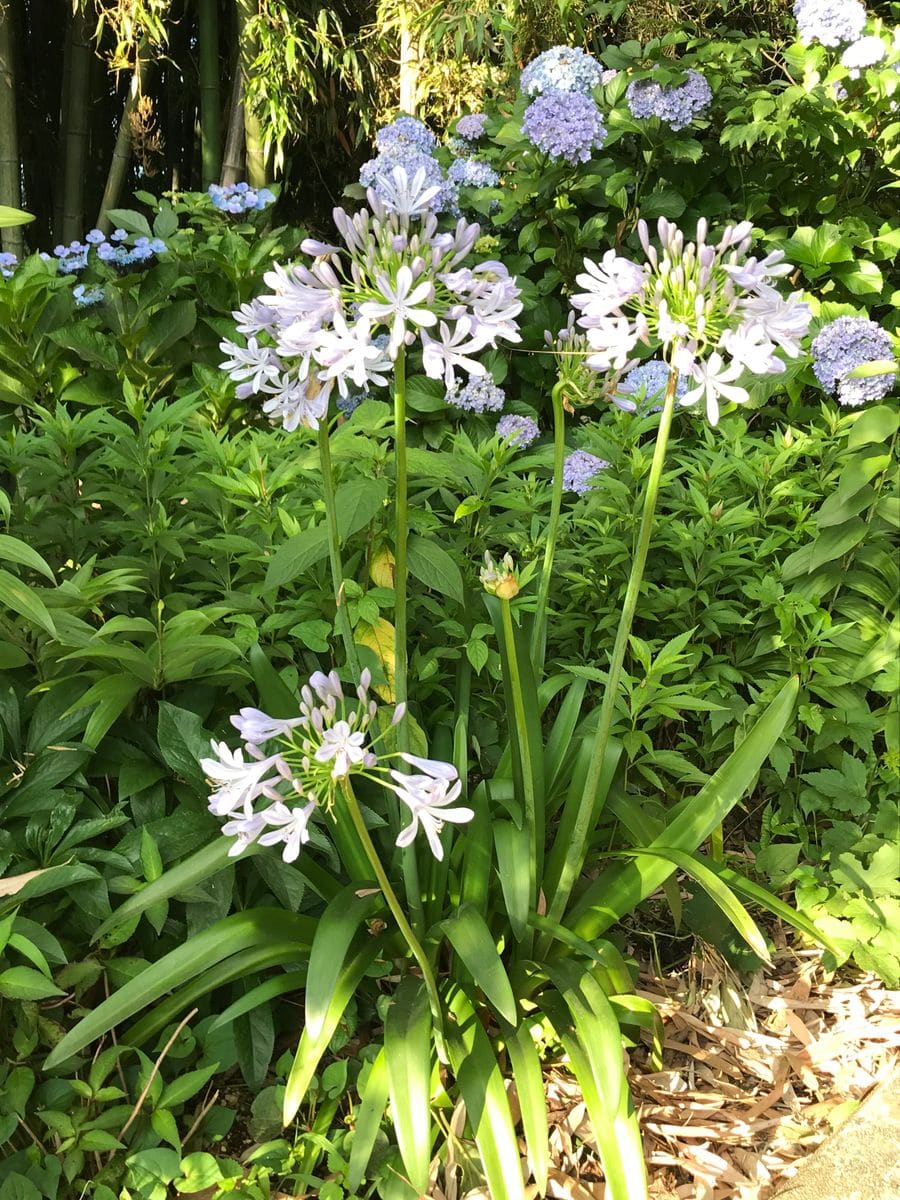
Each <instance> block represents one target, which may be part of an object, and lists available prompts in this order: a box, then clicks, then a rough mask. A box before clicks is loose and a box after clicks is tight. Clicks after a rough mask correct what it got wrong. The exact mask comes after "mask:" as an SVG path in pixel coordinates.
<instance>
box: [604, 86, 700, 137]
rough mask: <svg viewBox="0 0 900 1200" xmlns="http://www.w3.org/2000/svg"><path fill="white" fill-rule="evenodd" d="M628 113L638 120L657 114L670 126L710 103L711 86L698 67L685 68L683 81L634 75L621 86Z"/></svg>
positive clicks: (684, 124)
mask: <svg viewBox="0 0 900 1200" xmlns="http://www.w3.org/2000/svg"><path fill="white" fill-rule="evenodd" d="M625 100H626V102H627V104H628V108H629V109H630V111H631V115H632V116H633V117H634V118H635V119H636V120H639V121H646V120H649V119H650V118H651V117H658V118H659V119H660V121H662V122H663V123H664V124H665V125H668V126H669V128H670V129H672V130H675V131H677V130H679V129H687V127H688V125H690V124H691V122H692V121H693V120H694V118H695V117H698V116H699V115H700V114H701V113H702V112H703V111H704V110H705V109H707V108H709V106H710V104H711V103H712V88H711V87H710V86H709V84H708V83H707V82H706V79H705V78H704V77H703V76H702V75H701V74H700V72H699V71H688V72H687V78H686V79H685V81H684V83H678V84H662V83H657V82H656V80H655V79H635V80H634V81H633V82H632V83H629V85H628V87H627V88H626V90H625Z"/></svg>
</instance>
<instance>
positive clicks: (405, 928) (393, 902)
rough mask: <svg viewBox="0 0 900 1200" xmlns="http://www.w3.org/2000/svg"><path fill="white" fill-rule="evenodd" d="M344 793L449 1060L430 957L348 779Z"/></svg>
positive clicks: (343, 782)
mask: <svg viewBox="0 0 900 1200" xmlns="http://www.w3.org/2000/svg"><path fill="white" fill-rule="evenodd" d="M341 790H342V792H343V793H344V799H345V800H346V802H347V811H348V812H349V814H350V819H351V821H352V822H353V827H354V829H355V830H356V833H357V835H358V837H359V840H360V842H361V843H362V847H363V850H364V851H365V852H366V857H367V858H368V860H369V862H370V864H371V866H372V871H373V873H374V875H375V878H376V880H377V881H378V886H379V888H381V892H382V895H383V896H384V898H385V900H386V901H387V906H388V908H389V909H390V910H391V915H392V916H393V918H394V920H395V921H396V922H397V925H398V926H399V929H400V932H401V933H402V934H403V937H404V938H405V940H406V944H407V946H409V949H410V953H411V954H412V956H413V958H414V959H415V960H416V962H417V963H418V966H419V970H420V971H421V972H422V981H423V983H424V984H425V990H426V992H427V993H428V1003H429V1005H430V1007H431V1015H432V1018H433V1020H434V1033H435V1042H436V1044H437V1047H438V1053H439V1054H440V1055H441V1058H442V1059H444V1061H446V1058H445V1055H444V1050H443V1042H444V1035H443V1023H442V1020H441V999H440V996H439V995H438V990H437V981H436V980H435V977H434V971H433V970H432V968H431V963H430V962H429V961H428V955H427V954H426V953H425V950H424V949H423V947H422V943H421V942H420V941H419V939H418V938H417V937H416V935H415V933H414V932H413V928H412V926H411V925H410V923H409V921H408V920H407V919H406V913H405V912H404V911H403V908H402V906H401V904H400V901H399V900H398V899H397V893H396V892H395V891H394V889H393V888H392V887H391V882H390V880H389V879H388V877H387V874H386V872H385V869H384V867H383V866H382V864H381V859H380V858H379V857H378V851H377V850H376V849H375V844H374V843H373V841H372V838H371V837H370V836H369V831H368V829H367V828H366V823H365V821H364V820H363V815H362V813H361V812H360V809H359V804H358V803H357V801H356V796H355V795H354V793H353V788H352V787H351V786H350V782H349V780H347V779H346V778H345V779H343V780H342V781H341Z"/></svg>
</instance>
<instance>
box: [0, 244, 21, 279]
mask: <svg viewBox="0 0 900 1200" xmlns="http://www.w3.org/2000/svg"><path fill="white" fill-rule="evenodd" d="M18 265H19V260H18V259H17V258H16V256H15V255H14V254H13V253H11V251H9V250H5V251H4V252H3V253H2V254H0V275H2V276H3V278H4V279H12V277H13V272H14V271H15V269H16V267H17V266H18Z"/></svg>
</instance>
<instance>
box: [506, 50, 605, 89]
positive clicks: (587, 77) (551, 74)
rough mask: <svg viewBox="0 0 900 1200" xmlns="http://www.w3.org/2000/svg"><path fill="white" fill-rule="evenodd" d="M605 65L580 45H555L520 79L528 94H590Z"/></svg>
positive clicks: (532, 62) (528, 68)
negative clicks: (602, 65) (601, 64)
mask: <svg viewBox="0 0 900 1200" xmlns="http://www.w3.org/2000/svg"><path fill="white" fill-rule="evenodd" d="M602 71H603V68H602V67H601V66H600V64H599V63H598V62H597V60H596V58H592V57H591V55H590V54H586V53H585V51H584V50H582V49H580V48H579V47H578V46H554V47H553V48H552V49H550V50H545V51H544V53H543V54H539V55H538V56H537V58H534V59H532V60H531V62H530V63H529V64H528V66H527V67H526V68H525V70H524V71H523V72H522V77H521V79H520V80H519V88H520V89H521V91H522V92H524V94H525V95H526V96H538V95H540V94H541V93H542V92H581V94H582V95H584V96H588V95H590V93H591V91H592V89H593V88H595V87H596V86H597V84H598V83H599V82H600V76H601V74H602Z"/></svg>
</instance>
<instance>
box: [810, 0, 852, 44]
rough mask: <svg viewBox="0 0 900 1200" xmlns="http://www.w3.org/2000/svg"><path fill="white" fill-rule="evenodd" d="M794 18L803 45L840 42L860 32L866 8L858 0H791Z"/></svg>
mask: <svg viewBox="0 0 900 1200" xmlns="http://www.w3.org/2000/svg"><path fill="white" fill-rule="evenodd" d="M794 19H795V20H796V22H797V31H798V33H799V34H800V41H801V42H803V43H804V45H808V44H809V43H810V42H816V41H818V42H821V43H822V45H823V46H840V44H841V43H842V42H855V41H856V40H857V39H858V38H859V37H860V36H861V34H862V31H863V29H864V28H865V24H866V10H865V7H864V6H863V5H862V4H860V2H859V0H795V2H794Z"/></svg>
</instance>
